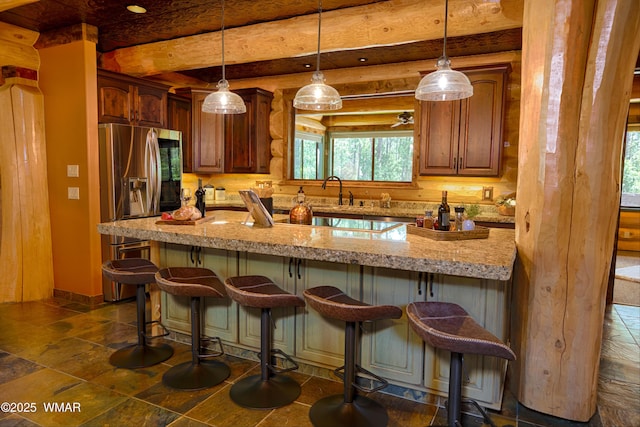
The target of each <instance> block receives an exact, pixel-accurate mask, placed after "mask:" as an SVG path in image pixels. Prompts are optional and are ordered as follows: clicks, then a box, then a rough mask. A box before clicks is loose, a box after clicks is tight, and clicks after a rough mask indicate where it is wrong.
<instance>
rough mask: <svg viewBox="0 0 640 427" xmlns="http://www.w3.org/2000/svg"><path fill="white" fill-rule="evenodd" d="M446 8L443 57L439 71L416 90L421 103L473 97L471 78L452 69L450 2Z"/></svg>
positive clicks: (427, 77) (446, 2)
mask: <svg viewBox="0 0 640 427" xmlns="http://www.w3.org/2000/svg"><path fill="white" fill-rule="evenodd" d="M444 4H445V7H444V42H443V46H442V56H441V57H440V58H439V59H438V63H437V64H436V68H437V70H436V71H434V72H433V73H429V74H427V75H426V76H424V77H423V78H422V80H420V84H419V85H418V88H417V89H416V98H417V99H419V100H420V101H454V100H456V99H464V98H468V97H470V96H471V95H473V86H471V82H470V81H469V78H468V77H467V76H465V75H464V74H463V73H461V72H460V71H455V70H452V69H451V61H449V58H448V57H447V17H448V15H449V0H445V3H444Z"/></svg>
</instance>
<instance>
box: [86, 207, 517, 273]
mask: <svg viewBox="0 0 640 427" xmlns="http://www.w3.org/2000/svg"><path fill="white" fill-rule="evenodd" d="M210 216H213V220H211V221H206V222H203V223H200V224H198V225H169V224H156V221H158V220H159V219H160V218H159V217H153V218H141V219H130V220H123V221H115V222H108V223H102V224H99V225H98V231H99V232H100V233H101V234H110V235H116V236H124V237H130V238H138V239H141V240H153V241H158V242H169V243H177V244H183V245H189V246H201V247H208V248H217V249H226V250H232V251H240V252H250V253H258V254H268V255H278V256H284V257H296V258H302V259H312V260H322V261H331V262H338V263H350V264H359V265H366V266H375V267H387V268H394V269H399V270H409V271H420V272H431V273H440V274H449V275H456V276H465V277H475V278H484V279H492V280H509V279H510V278H511V274H512V270H513V264H514V261H515V257H516V246H515V231H514V230H510V229H498V228H492V229H490V233H489V237H488V238H487V239H473V240H458V241H435V240H431V239H429V238H426V237H422V236H417V235H413V234H407V233H406V226H405V225H400V226H399V227H396V228H394V229H392V230H390V231H386V232H384V233H375V232H368V231H353V230H344V229H336V228H332V227H316V226H309V225H293V224H283V223H276V224H275V225H274V226H273V227H269V228H258V227H253V226H252V225H251V224H249V225H246V224H244V223H243V221H244V220H245V219H246V217H247V213H246V212H237V211H221V210H218V211H210V212H207V217H210ZM287 217H288V216H287V215H277V214H276V215H274V218H275V219H276V220H278V219H282V218H287Z"/></svg>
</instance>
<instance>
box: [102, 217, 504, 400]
mask: <svg viewBox="0 0 640 427" xmlns="http://www.w3.org/2000/svg"><path fill="white" fill-rule="evenodd" d="M207 216H213V219H212V220H208V221H206V222H203V223H201V224H198V225H180V226H178V225H168V224H163V223H157V221H158V218H143V219H133V220H126V221H117V222H111V223H103V224H100V225H98V230H99V232H100V233H102V234H111V235H118V236H125V237H131V238H138V239H144V240H151V241H154V242H157V245H156V246H157V251H156V254H157V256H156V257H155V258H157V259H154V261H156V262H158V264H159V265H161V266H182V265H197V266H204V267H207V268H210V269H212V270H214V271H215V272H216V273H217V274H218V275H219V276H220V277H221V278H222V279H224V278H226V277H229V276H233V275H238V274H240V275H244V274H260V275H265V276H268V277H270V278H271V279H272V280H274V281H275V282H276V283H278V284H279V285H280V286H282V287H283V288H284V289H286V290H287V291H289V292H295V293H297V294H301V293H302V292H303V290H304V289H307V288H310V287H313V286H317V285H322V284H326V285H333V286H337V287H339V288H341V289H343V290H344V291H345V292H347V293H348V294H349V295H351V296H352V297H354V298H358V299H361V300H363V301H365V302H368V303H372V304H394V305H397V306H399V307H401V308H403V309H404V307H405V306H406V304H408V303H409V302H412V301H419V300H423V301H424V300H433V301H451V302H458V303H460V304H461V305H464V306H465V308H467V309H468V311H469V312H470V313H471V314H472V315H473V316H474V317H475V318H476V320H478V321H479V322H480V324H482V325H483V326H484V327H486V328H487V329H489V330H490V331H491V332H493V333H494V334H495V335H496V336H498V337H499V338H501V339H503V340H505V341H506V340H508V324H509V321H508V319H509V303H508V301H509V297H510V293H511V276H512V268H513V264H514V261H515V257H516V247H515V243H514V231H513V230H509V229H491V230H490V234H489V237H488V238H487V239H477V240H462V241H434V240H430V239H428V238H424V237H422V236H417V235H411V234H407V233H406V228H405V225H404V224H400V223H398V224H394V225H389V226H386V227H383V230H382V231H363V230H356V229H353V228H349V227H347V228H338V227H328V226H309V225H293V224H285V223H278V222H276V224H275V225H274V226H273V227H270V228H258V227H253V226H251V225H245V224H244V223H243V221H244V220H245V218H246V217H247V213H246V212H237V211H235V212H233V211H214V212H208V213H207ZM280 217H282V218H284V217H285V216H284V215H276V216H275V219H276V220H278V219H279V218H280ZM188 310H189V304H188V301H187V300H186V299H184V298H182V299H181V298H175V297H172V296H170V295H163V296H162V321H163V323H164V324H165V325H166V326H167V327H168V328H169V329H171V330H172V331H177V332H179V333H184V334H187V333H188V332H189V330H190V329H189V311H188ZM203 311H204V317H205V319H204V323H205V333H206V334H207V335H209V336H219V337H221V339H222V340H223V342H224V344H225V350H226V351H227V352H228V353H230V354H237V355H239V356H241V357H255V351H256V350H257V349H258V348H259V339H260V330H259V325H260V322H259V311H254V310H251V309H246V308H244V307H239V306H237V305H236V304H235V303H232V302H231V301H224V300H223V301H217V300H215V301H214V300H207V301H206V302H205V307H204V309H203ZM273 317H274V322H275V324H276V328H275V333H274V344H275V346H276V347H278V348H280V349H282V350H283V351H285V352H287V353H289V354H291V355H293V357H294V358H295V359H296V361H298V362H299V363H300V365H301V369H303V370H305V371H307V372H309V373H318V372H319V371H321V370H322V368H330V369H333V368H335V367H337V366H340V365H341V364H342V354H343V351H344V348H343V343H344V341H343V335H342V334H343V327H342V326H343V325H341V324H339V323H336V324H334V323H332V322H331V321H330V320H327V319H325V318H322V317H321V316H319V315H318V314H317V313H315V312H314V311H313V310H309V309H298V310H294V309H292V308H283V309H278V310H274V312H273ZM390 349H393V350H390ZM252 355H253V356H252ZM360 364H361V365H362V366H363V367H364V368H365V369H369V370H371V371H373V372H375V373H376V374H378V375H381V376H383V377H385V378H387V379H388V380H389V382H390V383H391V384H393V386H392V387H389V388H388V391H389V392H391V393H394V394H399V395H402V396H404V397H410V398H412V399H415V400H422V399H424V398H425V393H426V392H431V393H436V394H441V395H446V393H447V387H448V354H441V352H440V351H434V350H433V349H432V348H430V347H428V346H427V347H426V348H425V346H423V343H422V341H421V340H420V339H419V338H418V337H417V336H416V335H415V334H413V332H412V331H411V330H410V327H409V325H408V322H407V320H406V316H403V317H402V318H401V319H398V320H386V321H380V322H375V323H371V324H365V325H364V326H363V333H362V354H361V361H360ZM465 366H466V375H467V378H466V379H465V385H464V393H465V395H467V396H469V397H471V398H474V399H477V400H479V401H480V402H481V403H482V404H483V405H485V406H487V407H491V408H498V407H499V406H500V404H501V399H502V391H503V387H504V372H505V366H504V364H503V362H501V361H498V360H497V359H496V358H490V357H487V358H482V357H478V358H474V357H472V356H469V357H468V358H465ZM319 368H320V369H319Z"/></svg>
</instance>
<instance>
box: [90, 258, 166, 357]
mask: <svg viewBox="0 0 640 427" xmlns="http://www.w3.org/2000/svg"><path fill="white" fill-rule="evenodd" d="M156 271H158V267H157V266H156V265H155V264H154V263H152V262H151V261H149V260H148V259H144V258H126V259H113V260H108V261H105V262H104V263H103V264H102V273H103V274H104V275H105V276H106V277H107V278H109V279H110V280H112V281H114V282H118V283H122V284H125V285H134V286H136V316H137V335H138V343H137V344H134V345H131V346H128V347H124V348H121V349H120V350H117V351H116V352H114V353H113V354H112V355H111V357H109V363H111V364H112V365H114V366H116V367H118V368H128V369H133V368H144V367H147V366H152V365H155V364H158V363H160V362H164V361H165V360H167V359H168V358H170V357H171V356H172V355H173V348H172V347H171V346H169V345H168V344H154V345H152V344H149V343H147V340H149V339H152V338H157V337H147V335H146V332H145V329H146V325H147V322H146V320H145V317H146V299H147V298H146V292H145V287H146V285H147V284H148V283H154V282H155V276H154V275H155V273H156ZM163 336H164V335H163Z"/></svg>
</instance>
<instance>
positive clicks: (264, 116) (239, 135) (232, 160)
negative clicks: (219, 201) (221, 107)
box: [224, 88, 273, 173]
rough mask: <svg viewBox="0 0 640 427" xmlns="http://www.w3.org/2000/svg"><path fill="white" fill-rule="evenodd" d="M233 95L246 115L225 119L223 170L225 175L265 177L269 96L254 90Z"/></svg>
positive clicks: (268, 157)
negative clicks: (239, 98)
mask: <svg viewBox="0 0 640 427" xmlns="http://www.w3.org/2000/svg"><path fill="white" fill-rule="evenodd" d="M234 92H235V93H237V94H238V95H240V97H242V99H243V100H244V103H245V105H246V107H247V112H246V113H245V114H232V115H229V116H228V117H227V119H226V122H225V161H224V170H225V172H227V173H269V163H270V161H271V134H270V132H269V116H270V114H271V100H272V99H273V94H272V93H271V92H267V91H266V90H262V89H257V88H254V89H240V90H237V91H234Z"/></svg>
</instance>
